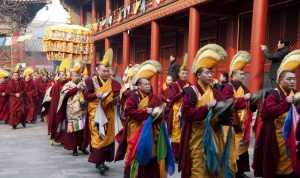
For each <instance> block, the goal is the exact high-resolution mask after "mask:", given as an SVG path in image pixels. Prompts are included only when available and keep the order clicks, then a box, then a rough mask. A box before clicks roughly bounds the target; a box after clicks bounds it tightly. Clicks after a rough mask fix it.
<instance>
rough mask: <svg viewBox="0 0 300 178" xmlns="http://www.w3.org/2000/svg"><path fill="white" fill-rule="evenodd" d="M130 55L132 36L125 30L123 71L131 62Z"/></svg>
mask: <svg viewBox="0 0 300 178" xmlns="http://www.w3.org/2000/svg"><path fill="white" fill-rule="evenodd" d="M129 56H130V37H129V34H128V33H127V32H123V64H122V69H123V71H122V73H123V72H124V71H125V69H126V66H128V64H129Z"/></svg>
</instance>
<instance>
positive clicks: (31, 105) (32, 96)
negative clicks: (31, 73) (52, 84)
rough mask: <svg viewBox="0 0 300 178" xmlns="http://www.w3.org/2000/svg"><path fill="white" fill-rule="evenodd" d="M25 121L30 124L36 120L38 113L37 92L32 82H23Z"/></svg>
mask: <svg viewBox="0 0 300 178" xmlns="http://www.w3.org/2000/svg"><path fill="white" fill-rule="evenodd" d="M24 92H25V103H26V105H25V106H26V121H27V122H29V123H31V122H34V121H35V120H36V118H37V111H38V102H37V101H38V91H37V86H36V83H35V82H34V81H33V80H28V81H24Z"/></svg>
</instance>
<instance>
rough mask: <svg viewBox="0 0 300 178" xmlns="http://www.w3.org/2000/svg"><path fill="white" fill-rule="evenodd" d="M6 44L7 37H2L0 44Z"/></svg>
mask: <svg viewBox="0 0 300 178" xmlns="http://www.w3.org/2000/svg"><path fill="white" fill-rule="evenodd" d="M4 44H5V37H3V38H0V46H4Z"/></svg>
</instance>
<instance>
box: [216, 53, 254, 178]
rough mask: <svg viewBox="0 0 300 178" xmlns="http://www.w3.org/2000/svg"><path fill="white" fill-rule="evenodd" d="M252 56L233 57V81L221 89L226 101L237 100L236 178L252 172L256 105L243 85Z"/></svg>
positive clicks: (235, 136)
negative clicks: (250, 149) (250, 144)
mask: <svg viewBox="0 0 300 178" xmlns="http://www.w3.org/2000/svg"><path fill="white" fill-rule="evenodd" d="M250 60H251V56H250V54H249V53H248V52H247V51H238V52H237V54H236V55H235V56H234V57H233V59H232V62H231V65H230V72H229V73H230V74H231V80H230V81H229V82H226V83H225V82H223V83H222V87H219V89H220V91H221V92H222V94H223V96H224V98H225V99H229V98H234V100H235V110H236V113H235V116H236V119H235V122H234V124H233V128H234V140H235V141H234V142H235V148H234V149H235V151H234V152H236V154H237V155H236V157H237V160H233V161H236V164H237V168H238V171H237V173H236V178H243V177H244V176H245V175H244V172H248V171H250V164H249V153H248V148H249V143H250V131H251V122H252V112H253V111H255V110H256V104H255V103H250V98H251V93H250V91H249V90H248V89H247V87H246V86H245V85H244V84H243V82H245V79H246V74H245V72H244V71H243V69H244V68H245V67H246V65H247V64H248V63H250Z"/></svg>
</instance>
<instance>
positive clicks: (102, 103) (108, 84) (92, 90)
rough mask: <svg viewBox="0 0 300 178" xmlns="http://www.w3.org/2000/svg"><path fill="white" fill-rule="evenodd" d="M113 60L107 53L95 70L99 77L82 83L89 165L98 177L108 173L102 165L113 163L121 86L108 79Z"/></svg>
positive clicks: (110, 52) (111, 52)
mask: <svg viewBox="0 0 300 178" xmlns="http://www.w3.org/2000/svg"><path fill="white" fill-rule="evenodd" d="M112 57H113V51H112V49H109V50H107V51H106V53H105V55H104V57H103V59H102V61H101V62H100V64H99V66H98V68H97V71H98V75H96V76H93V77H92V78H89V79H87V80H86V82H85V83H86V94H85V96H86V98H87V100H88V120H89V128H90V132H91V145H90V146H91V153H90V156H89V159H88V161H89V162H91V163H95V164H96V168H98V169H99V171H100V174H101V175H104V174H105V173H106V171H108V169H109V168H108V167H107V166H106V165H105V164H104V163H105V162H106V161H109V162H111V161H113V160H114V152H115V147H114V141H115V132H117V131H115V122H116V119H117V118H116V112H117V110H116V104H117V99H118V97H119V93H120V89H121V85H120V84H119V83H118V82H117V81H115V80H113V79H111V75H110V67H111V64H112Z"/></svg>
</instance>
